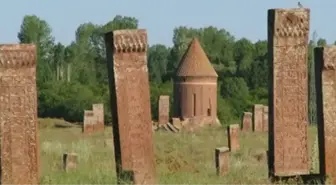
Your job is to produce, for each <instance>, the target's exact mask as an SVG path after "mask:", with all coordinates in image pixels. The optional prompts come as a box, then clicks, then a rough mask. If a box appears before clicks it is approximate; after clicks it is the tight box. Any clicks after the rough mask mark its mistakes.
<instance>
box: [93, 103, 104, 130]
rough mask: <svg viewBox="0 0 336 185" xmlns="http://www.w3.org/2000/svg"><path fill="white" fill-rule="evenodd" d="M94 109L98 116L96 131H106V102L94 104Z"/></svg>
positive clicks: (95, 114)
mask: <svg viewBox="0 0 336 185" xmlns="http://www.w3.org/2000/svg"><path fill="white" fill-rule="evenodd" d="M92 111H93V114H94V116H95V117H96V121H97V123H96V124H95V128H94V131H95V132H96V131H98V132H104V127H105V125H104V104H102V103H99V104H93V105H92Z"/></svg>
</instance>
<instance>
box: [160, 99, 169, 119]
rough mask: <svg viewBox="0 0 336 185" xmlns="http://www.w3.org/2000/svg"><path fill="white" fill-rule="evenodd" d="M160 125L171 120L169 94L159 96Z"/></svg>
mask: <svg viewBox="0 0 336 185" xmlns="http://www.w3.org/2000/svg"><path fill="white" fill-rule="evenodd" d="M158 113H159V125H164V124H167V123H168V122H169V96H164V95H161V96H160V98H159V111H158Z"/></svg>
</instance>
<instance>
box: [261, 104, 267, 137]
mask: <svg viewBox="0 0 336 185" xmlns="http://www.w3.org/2000/svg"><path fill="white" fill-rule="evenodd" d="M262 121H263V122H262V131H263V132H268V106H263V115H262Z"/></svg>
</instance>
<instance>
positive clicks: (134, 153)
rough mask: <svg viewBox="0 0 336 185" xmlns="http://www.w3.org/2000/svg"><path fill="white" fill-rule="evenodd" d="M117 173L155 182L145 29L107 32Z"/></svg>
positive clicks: (106, 40)
mask: <svg viewBox="0 0 336 185" xmlns="http://www.w3.org/2000/svg"><path fill="white" fill-rule="evenodd" d="M105 43H106V49H107V52H106V53H107V59H108V62H107V63H108V72H109V81H110V94H111V107H112V108H111V110H112V118H113V133H114V134H113V135H114V139H115V140H114V146H115V157H116V164H117V165H116V166H117V174H118V179H119V180H121V179H122V180H127V179H125V178H124V177H125V175H124V174H129V176H130V179H128V180H131V181H133V182H134V183H135V184H155V174H156V172H155V160H154V149H153V131H152V124H151V107H150V94H149V80H148V68H147V45H148V43H147V32H146V30H143V29H141V30H117V31H113V32H109V33H107V34H106V35H105Z"/></svg>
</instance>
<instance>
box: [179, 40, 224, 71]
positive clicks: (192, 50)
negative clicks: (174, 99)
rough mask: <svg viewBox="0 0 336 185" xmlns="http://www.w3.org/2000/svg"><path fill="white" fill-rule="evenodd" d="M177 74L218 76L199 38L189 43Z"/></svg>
mask: <svg viewBox="0 0 336 185" xmlns="http://www.w3.org/2000/svg"><path fill="white" fill-rule="evenodd" d="M176 76H209V77H217V76H218V75H217V73H216V71H215V69H214V68H213V67H212V65H211V63H210V62H209V59H208V57H207V55H206V54H205V52H204V50H203V49H202V47H201V44H200V43H199V41H198V39H197V38H194V39H193V40H192V41H191V43H190V44H189V47H188V49H187V51H186V52H185V54H184V55H183V57H182V60H181V62H180V65H179V67H178V69H177V73H176Z"/></svg>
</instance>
